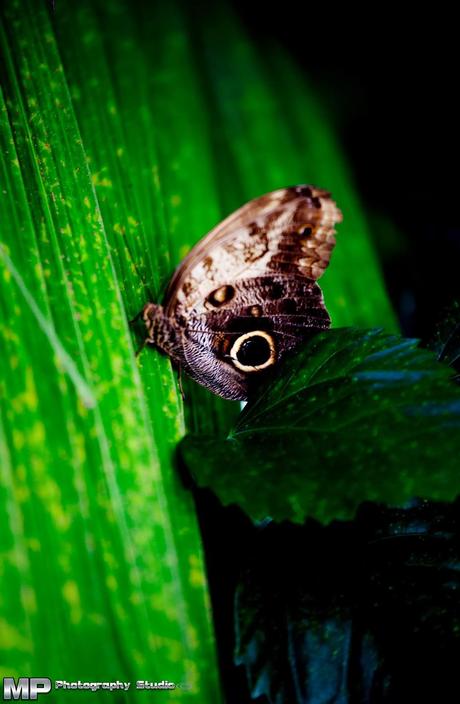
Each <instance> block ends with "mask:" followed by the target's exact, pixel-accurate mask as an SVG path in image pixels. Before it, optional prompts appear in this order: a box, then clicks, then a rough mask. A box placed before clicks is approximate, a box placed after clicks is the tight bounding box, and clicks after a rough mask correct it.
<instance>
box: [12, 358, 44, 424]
mask: <svg viewBox="0 0 460 704" xmlns="http://www.w3.org/2000/svg"><path fill="white" fill-rule="evenodd" d="M24 382H25V383H24V390H23V391H22V392H21V393H19V394H18V395H17V396H16V397H15V398H13V399H12V401H11V403H12V406H13V408H14V410H15V411H16V412H17V413H21V412H22V411H24V410H29V411H36V410H37V408H38V396H37V388H36V386H35V379H34V374H33V370H32V367H26V370H25V378H24Z"/></svg>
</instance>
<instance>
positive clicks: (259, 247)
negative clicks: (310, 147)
mask: <svg viewBox="0 0 460 704" xmlns="http://www.w3.org/2000/svg"><path fill="white" fill-rule="evenodd" d="M341 219H342V215H341V212H340V210H339V209H338V208H337V206H336V204H335V203H334V201H333V200H332V199H331V197H330V194H329V193H328V192H327V191H324V190H322V189H320V188H316V187H315V186H307V185H300V186H293V187H291V188H281V189H279V190H276V191H273V192H272V193H267V194H266V195H263V196H261V197H259V198H256V199H255V200H251V201H250V202H249V203H247V204H246V205H243V206H242V207H241V208H239V209H238V210H236V211H235V212H234V213H232V214H231V215H230V216H229V217H227V218H226V219H225V220H223V222H221V223H220V224H219V225H217V226H216V227H215V228H214V229H213V230H211V232H210V233H209V234H208V235H206V236H205V237H204V238H203V239H202V240H201V241H200V242H198V244H196V245H195V247H194V248H193V249H192V250H191V251H190V253H189V254H188V256H187V257H186V258H185V259H184V261H183V262H182V263H181V264H180V266H179V267H178V269H177V270H176V272H175V274H174V275H173V277H172V279H171V282H170V284H169V287H168V289H167V292H166V296H165V300H164V303H163V305H158V304H156V303H147V304H146V305H145V306H144V308H143V310H142V313H141V315H142V318H143V320H144V322H145V325H146V328H147V339H146V341H145V342H146V343H147V344H148V345H154V346H155V347H157V348H158V349H159V350H160V351H162V352H164V353H166V354H168V355H169V356H170V358H171V359H172V361H173V362H174V363H176V364H177V365H178V366H179V367H180V368H181V369H183V370H184V371H186V372H187V373H188V374H189V375H190V376H192V377H193V378H194V379H195V380H196V381H197V382H199V383H200V384H202V385H203V386H205V387H206V388H208V389H210V390H211V391H213V392H214V393H216V394H218V395H219V396H222V397H223V398H227V399H234V400H246V399H247V398H248V397H249V396H250V394H251V393H252V391H253V390H254V389H255V388H256V386H257V385H258V383H259V382H260V380H261V379H262V378H263V377H264V376H266V374H267V372H268V371H269V370H270V369H272V368H273V367H274V366H275V365H276V364H278V362H279V361H280V360H281V359H282V358H283V356H284V355H285V354H286V352H288V351H290V350H292V349H294V348H295V347H296V346H298V345H299V344H301V343H302V341H305V340H306V339H307V338H308V337H309V336H311V334H312V333H314V332H317V331H319V330H323V329H325V328H328V327H329V325H330V317H329V314H328V312H327V310H326V307H325V305H324V300H323V294H322V291H321V289H320V287H319V286H318V284H317V283H316V280H317V279H319V277H320V276H321V275H322V274H323V273H324V271H325V269H326V267H327V266H328V264H329V260H330V256H331V252H332V249H333V247H334V245H335V238H334V226H335V225H336V223H338V222H340V221H341Z"/></svg>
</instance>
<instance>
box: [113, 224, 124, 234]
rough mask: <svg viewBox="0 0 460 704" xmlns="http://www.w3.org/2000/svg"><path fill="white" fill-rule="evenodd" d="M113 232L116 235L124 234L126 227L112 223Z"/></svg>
mask: <svg viewBox="0 0 460 704" xmlns="http://www.w3.org/2000/svg"><path fill="white" fill-rule="evenodd" d="M113 230H114V232H116V233H117V235H125V234H126V227H125V226H124V225H121V224H120V223H119V222H116V223H114V226H113Z"/></svg>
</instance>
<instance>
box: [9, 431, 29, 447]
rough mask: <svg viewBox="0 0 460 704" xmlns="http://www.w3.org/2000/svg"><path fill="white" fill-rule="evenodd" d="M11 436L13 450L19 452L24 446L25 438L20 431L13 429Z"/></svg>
mask: <svg viewBox="0 0 460 704" xmlns="http://www.w3.org/2000/svg"><path fill="white" fill-rule="evenodd" d="M12 436H13V446H14V449H15V450H18V452H20V451H21V450H22V449H23V447H24V445H25V444H26V436H25V435H24V433H23V432H22V430H18V429H17V428H13V430H12Z"/></svg>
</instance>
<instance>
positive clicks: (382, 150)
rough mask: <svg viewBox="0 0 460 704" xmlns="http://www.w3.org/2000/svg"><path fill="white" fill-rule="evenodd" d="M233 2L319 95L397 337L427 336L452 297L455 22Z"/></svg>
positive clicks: (458, 227)
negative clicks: (365, 226)
mask: <svg viewBox="0 0 460 704" xmlns="http://www.w3.org/2000/svg"><path fill="white" fill-rule="evenodd" d="M233 5H234V7H235V10H236V11H237V13H238V15H239V16H240V18H241V19H242V20H243V22H244V24H245V25H246V27H247V29H248V30H249V32H250V34H251V35H252V37H253V38H254V39H256V40H257V41H260V40H261V39H262V40H263V41H264V42H265V44H266V50H267V52H269V51H270V42H271V41H281V42H282V44H283V46H284V47H285V48H286V49H287V50H288V51H290V52H291V54H292V56H293V57H294V58H295V59H296V61H297V63H298V64H299V65H300V66H302V67H303V70H304V71H305V75H306V76H307V77H308V80H309V81H310V82H311V83H312V84H313V85H314V87H315V88H316V90H317V91H318V94H319V95H320V96H321V97H322V100H323V103H324V105H325V106H326V107H327V109H328V111H329V113H330V116H331V117H332V119H333V122H334V124H335V127H336V131H337V135H338V137H339V139H340V140H341V143H342V146H343V147H344V150H345V153H346V155H347V157H348V160H349V163H350V165H351V167H352V169H353V171H354V177H355V180H356V185H357V187H358V190H359V192H360V194H361V196H362V198H363V202H364V203H365V204H366V206H367V216H368V218H369V221H370V225H371V232H372V233H373V235H374V240H375V243H376V246H377V248H378V252H379V254H380V258H381V261H382V264H383V267H384V273H385V279H386V283H387V287H388V290H389V292H390V295H391V297H392V301H393V305H394V306H395V308H396V310H397V312H398V315H399V317H400V321H401V325H402V329H403V333H404V334H406V335H414V336H419V337H425V336H427V335H430V333H431V331H432V329H433V325H434V324H435V322H436V320H437V319H438V316H439V313H440V311H441V310H442V308H443V307H445V306H448V305H450V304H451V302H452V300H453V299H454V298H455V297H458V261H459V254H460V214H459V196H458V163H459V156H460V149H459V146H460V140H459V122H460V120H459V118H460V111H459V106H458V99H457V90H456V85H457V83H458V57H457V55H456V49H455V46H456V41H458V38H456V36H455V35H456V32H457V30H456V27H455V23H454V22H453V21H452V18H450V19H449V15H448V14H446V13H445V12H444V11H443V9H442V7H440V8H438V7H430V9H429V10H428V9H427V10H422V9H421V8H418V9H417V11H416V12H413V13H408V12H407V13H406V12H405V10H404V9H403V8H401V7H398V6H391V5H377V6H375V7H372V10H371V11H370V10H365V9H361V10H358V9H350V6H349V5H348V4H347V5H346V6H344V7H343V8H342V9H341V10H337V9H336V7H335V6H334V5H330V4H329V3H322V4H320V5H319V6H314V5H312V4H311V3H305V2H289V3H281V4H279V5H277V6H269V5H267V4H266V3H262V2H251V3H245V2H241V0H233Z"/></svg>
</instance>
